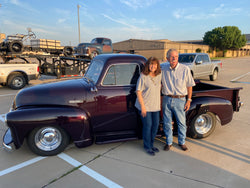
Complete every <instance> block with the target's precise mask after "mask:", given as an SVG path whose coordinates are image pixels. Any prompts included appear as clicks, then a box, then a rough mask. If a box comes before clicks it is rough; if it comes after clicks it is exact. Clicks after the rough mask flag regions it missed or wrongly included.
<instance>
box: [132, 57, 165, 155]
mask: <svg viewBox="0 0 250 188" xmlns="http://www.w3.org/2000/svg"><path fill="white" fill-rule="evenodd" d="M136 94H137V99H136V103H135V107H136V108H137V109H138V110H139V113H140V115H141V119H142V124H143V129H142V137H143V145H144V149H145V150H146V152H147V153H148V154H149V155H155V152H159V150H158V148H156V147H154V139H155V136H156V134H157V131H158V126H159V113H160V108H161V106H160V97H161V69H160V63H159V60H158V59H157V58H156V57H150V58H149V59H148V60H147V62H146V64H145V66H144V68H143V70H142V73H141V75H140V77H139V79H138V81H137V86H136Z"/></svg>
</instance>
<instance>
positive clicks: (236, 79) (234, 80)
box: [230, 72, 250, 83]
mask: <svg viewBox="0 0 250 188" xmlns="http://www.w3.org/2000/svg"><path fill="white" fill-rule="evenodd" d="M248 74H250V72H247V73H246V74H243V75H241V76H238V77H236V78H234V79H232V80H230V82H235V83H250V82H241V81H238V80H239V79H241V78H243V77H245V76H247V75H248Z"/></svg>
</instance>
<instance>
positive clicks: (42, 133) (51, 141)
mask: <svg viewBox="0 0 250 188" xmlns="http://www.w3.org/2000/svg"><path fill="white" fill-rule="evenodd" d="M61 142H62V134H61V133H60V131H59V130H58V129H56V128H53V127H44V128H41V129H39V130H38V131H37V133H36V134H35V144H36V146H37V148H39V149H41V150H43V151H52V150H55V149H56V148H58V147H59V146H60V144H61Z"/></svg>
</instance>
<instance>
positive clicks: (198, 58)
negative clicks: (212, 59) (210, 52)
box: [195, 55, 203, 63]
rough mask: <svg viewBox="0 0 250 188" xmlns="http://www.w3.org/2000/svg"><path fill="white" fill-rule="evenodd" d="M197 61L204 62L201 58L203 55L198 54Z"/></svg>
mask: <svg viewBox="0 0 250 188" xmlns="http://www.w3.org/2000/svg"><path fill="white" fill-rule="evenodd" d="M195 62H196V63H198V62H203V61H202V58H201V55H198V56H197V58H196V60H195Z"/></svg>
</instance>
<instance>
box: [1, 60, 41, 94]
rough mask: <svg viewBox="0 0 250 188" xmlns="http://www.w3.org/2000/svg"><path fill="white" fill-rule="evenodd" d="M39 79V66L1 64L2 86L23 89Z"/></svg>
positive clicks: (31, 64)
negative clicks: (30, 82) (31, 81)
mask: <svg viewBox="0 0 250 188" xmlns="http://www.w3.org/2000/svg"><path fill="white" fill-rule="evenodd" d="M38 77H39V66H38V64H33V63H17V64H12V63H10V64H8V63H2V64H1V63H0V84H1V85H7V86H8V87H10V88H11V89H21V88H23V87H24V86H25V85H26V84H28V83H29V81H30V80H35V79H37V78H38Z"/></svg>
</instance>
